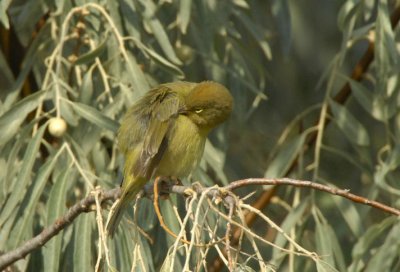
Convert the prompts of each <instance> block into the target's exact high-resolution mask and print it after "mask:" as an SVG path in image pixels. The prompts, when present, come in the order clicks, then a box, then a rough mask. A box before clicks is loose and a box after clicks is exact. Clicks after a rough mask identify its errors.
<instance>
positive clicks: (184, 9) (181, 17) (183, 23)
mask: <svg viewBox="0 0 400 272" xmlns="http://www.w3.org/2000/svg"><path fill="white" fill-rule="evenodd" d="M191 9H192V0H180V1H179V12H178V18H177V21H178V25H179V28H180V30H181V32H182V34H186V30H187V27H188V25H189V22H190V13H191Z"/></svg>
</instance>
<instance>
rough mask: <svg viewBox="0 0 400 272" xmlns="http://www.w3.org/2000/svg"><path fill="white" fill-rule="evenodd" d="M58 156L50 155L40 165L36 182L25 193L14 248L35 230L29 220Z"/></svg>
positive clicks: (15, 233)
mask: <svg viewBox="0 0 400 272" xmlns="http://www.w3.org/2000/svg"><path fill="white" fill-rule="evenodd" d="M57 158H58V155H57V156H51V157H49V158H48V159H47V161H46V162H45V163H44V164H43V165H42V167H40V169H39V171H38V174H37V176H36V178H35V180H34V182H32V185H31V188H30V189H29V192H28V193H27V194H26V195H25V199H24V203H23V204H22V205H21V206H20V208H19V213H20V216H19V219H18V221H17V222H16V224H15V228H14V230H13V233H12V234H11V237H12V239H11V241H12V245H13V246H12V247H13V248H15V247H16V246H17V245H19V244H20V243H21V242H22V241H23V240H24V239H26V238H28V237H29V236H27V234H28V233H30V232H32V230H33V229H32V224H31V223H29V222H32V219H33V217H34V215H35V209H36V207H37V203H38V202H39V199H40V196H41V195H42V192H43V190H44V188H45V185H46V184H47V183H48V179H49V177H50V174H51V172H52V170H53V168H54V165H55V164H56V161H57Z"/></svg>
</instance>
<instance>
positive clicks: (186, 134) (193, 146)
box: [107, 81, 233, 236]
mask: <svg viewBox="0 0 400 272" xmlns="http://www.w3.org/2000/svg"><path fill="white" fill-rule="evenodd" d="M232 107H233V98H232V96H231V94H230V93H229V91H228V90H227V89H226V88H225V87H224V86H223V85H221V84H219V83H216V82H212V81H204V82H201V83H192V82H173V83H166V84H162V85H160V86H158V87H156V88H154V89H152V90H150V91H149V92H148V93H147V94H146V95H145V96H143V97H142V98H141V99H139V100H138V101H137V102H136V103H135V104H134V105H133V106H132V107H131V108H130V109H129V110H128V112H127V113H126V115H125V117H124V118H123V120H122V123H121V127H120V128H119V131H118V147H119V150H120V151H121V152H122V153H123V154H124V156H125V165H124V180H123V182H122V185H121V187H122V188H121V189H122V194H121V197H120V199H119V202H118V204H117V206H116V208H115V212H114V214H112V216H111V219H110V221H109V223H108V224H107V231H108V234H109V235H110V236H113V234H114V232H115V230H116V228H117V226H118V223H119V221H120V220H121V218H122V215H123V211H124V209H125V208H126V207H127V206H128V205H129V203H130V202H131V201H132V200H133V199H134V198H135V196H136V195H137V193H138V192H139V191H140V190H141V189H142V187H143V186H144V185H145V183H146V182H148V181H149V180H150V179H151V178H152V177H157V176H164V177H171V176H173V177H178V178H182V177H185V176H188V175H189V174H190V172H191V171H192V170H193V168H194V167H196V166H197V164H198V163H199V161H200V159H201V157H202V155H203V151H204V145H205V141H206V138H207V135H208V133H209V132H210V131H211V130H212V129H213V128H214V127H216V126H217V125H219V124H220V123H222V122H224V121H225V120H226V119H227V118H228V117H229V115H230V113H231V111H232Z"/></svg>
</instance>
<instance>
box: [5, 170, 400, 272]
mask: <svg viewBox="0 0 400 272" xmlns="http://www.w3.org/2000/svg"><path fill="white" fill-rule="evenodd" d="M263 185H277V186H279V185H289V186H295V187H307V188H311V189H314V190H319V191H323V192H326V193H330V194H333V195H338V196H341V197H344V198H347V199H349V200H351V201H353V202H356V203H360V204H364V205H368V206H371V207H373V208H376V209H379V210H382V211H384V212H387V213H390V214H393V215H397V216H400V210H398V209H396V208H393V207H390V206H387V205H385V204H383V203H380V202H377V201H374V200H369V199H367V198H364V197H362V196H358V195H355V194H352V193H350V192H349V190H346V189H338V188H334V187H330V186H327V185H323V184H320V183H315V182H311V181H305V180H295V179H291V178H280V179H278V178H276V179H275V178H249V179H243V180H237V181H234V182H232V183H230V184H229V185H227V186H225V187H216V186H215V187H212V188H206V187H201V186H192V187H188V186H182V185H176V184H175V183H174V182H171V183H168V182H167V183H166V186H165V188H163V191H166V192H169V193H175V194H180V195H186V194H187V191H188V190H193V191H195V192H196V193H199V194H202V193H204V194H206V195H207V196H209V197H211V198H214V199H220V200H222V201H223V202H224V204H226V205H227V207H230V204H229V203H230V202H229V199H230V198H231V197H232V195H233V193H232V191H234V190H236V189H238V188H242V187H249V186H263ZM154 189H155V191H156V198H155V202H157V200H158V189H157V187H156V188H153V186H152V185H150V186H146V187H145V189H144V191H145V195H151V194H152V193H153V192H154ZM120 193H121V190H120V188H115V189H112V190H109V191H101V194H100V195H99V197H98V199H99V201H100V203H104V201H107V200H116V199H118V197H119V196H120ZM226 199H227V200H226ZM95 204H96V199H95V196H94V195H93V194H91V195H89V196H88V197H86V198H84V199H82V200H81V201H79V202H78V203H76V204H75V205H74V206H72V207H71V208H70V209H69V210H68V211H67V213H66V214H65V215H64V216H62V217H60V218H58V219H57V220H56V221H55V222H54V223H53V224H52V225H50V226H49V227H47V228H45V229H43V231H42V232H41V233H40V234H38V235H37V236H35V237H33V238H32V239H30V240H28V241H27V242H25V243H24V244H23V245H21V246H20V247H18V248H16V249H14V250H12V251H10V252H8V253H5V254H3V255H1V256H0V270H3V269H4V268H6V267H7V266H9V265H10V264H12V263H14V262H16V261H17V260H19V259H22V258H24V257H25V256H26V255H27V254H29V253H30V252H32V251H33V250H35V249H37V248H39V247H41V246H43V245H44V244H46V242H47V241H49V240H50V239H51V238H52V237H53V236H55V235H57V233H59V232H60V231H61V230H62V229H64V228H66V227H67V226H68V225H70V224H71V223H72V222H73V221H74V220H75V218H76V217H77V216H78V215H79V214H81V213H87V212H91V211H94V210H95V209H94V207H92V206H93V205H95ZM155 207H157V205H155ZM253 208H255V209H258V207H253ZM159 217H160V216H159ZM181 241H182V239H181ZM186 242H189V241H186ZM218 242H219V241H218ZM212 244H214V243H212ZM199 246H204V245H199Z"/></svg>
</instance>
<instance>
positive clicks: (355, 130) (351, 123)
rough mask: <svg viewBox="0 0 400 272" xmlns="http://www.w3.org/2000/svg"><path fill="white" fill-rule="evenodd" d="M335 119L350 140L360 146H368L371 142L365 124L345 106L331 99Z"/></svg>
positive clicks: (330, 103)
mask: <svg viewBox="0 0 400 272" xmlns="http://www.w3.org/2000/svg"><path fill="white" fill-rule="evenodd" d="M329 105H330V107H331V110H332V113H333V116H334V121H335V123H336V124H337V125H338V127H339V128H340V129H341V130H342V132H343V133H344V135H346V137H347V138H348V140H349V141H350V142H351V143H353V144H355V145H358V146H368V145H369V143H370V140H369V134H368V132H367V130H366V129H365V128H364V126H363V125H362V124H361V123H360V122H359V121H358V120H357V119H356V118H355V117H354V116H353V114H352V113H351V112H350V111H349V110H348V109H347V108H346V107H344V106H342V105H340V104H338V103H336V102H335V101H333V100H331V101H330V102H329Z"/></svg>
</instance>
